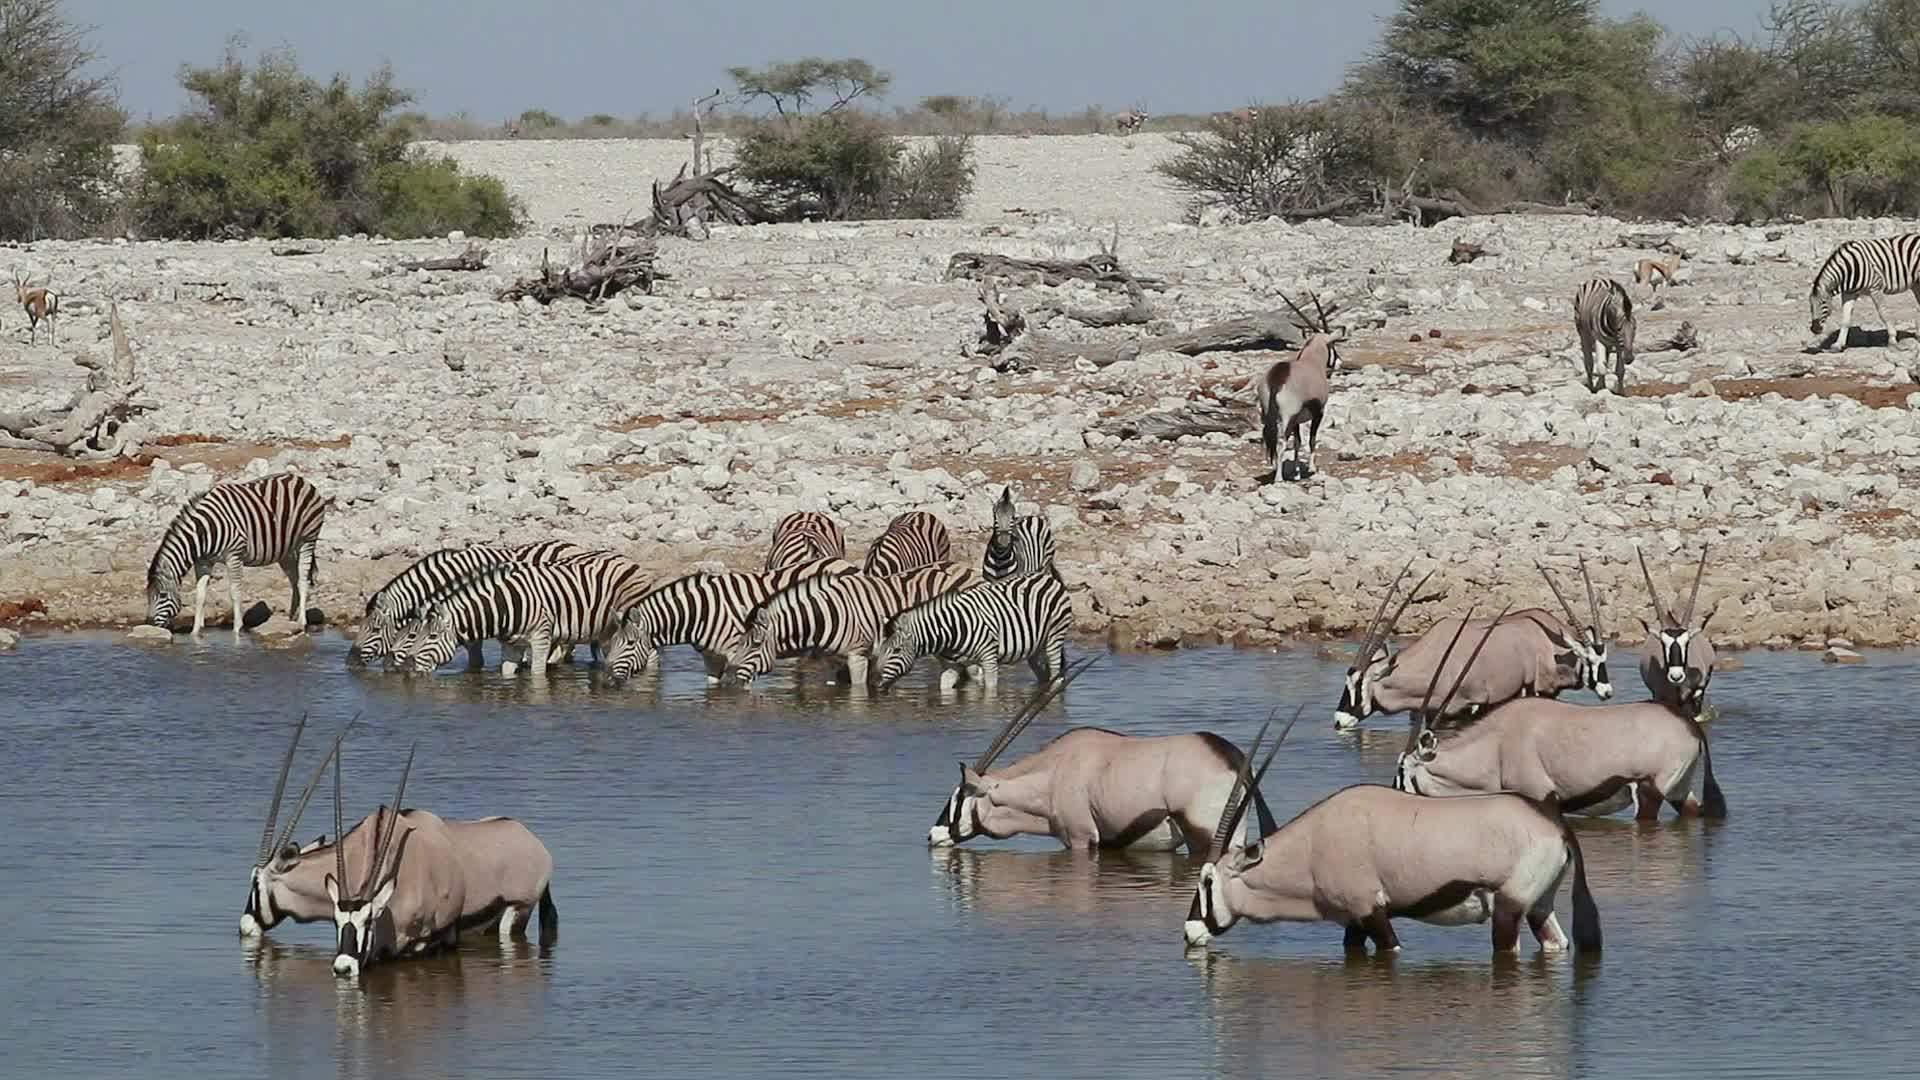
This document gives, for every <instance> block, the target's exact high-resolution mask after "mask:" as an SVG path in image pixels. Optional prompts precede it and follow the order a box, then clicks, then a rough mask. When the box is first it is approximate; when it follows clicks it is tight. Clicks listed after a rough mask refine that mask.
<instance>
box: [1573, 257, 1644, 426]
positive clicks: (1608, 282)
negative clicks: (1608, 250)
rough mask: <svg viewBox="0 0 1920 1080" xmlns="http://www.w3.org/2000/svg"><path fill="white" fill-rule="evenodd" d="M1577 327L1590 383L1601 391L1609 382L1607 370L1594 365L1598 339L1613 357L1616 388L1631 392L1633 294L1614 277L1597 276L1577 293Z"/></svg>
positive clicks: (1589, 386) (1621, 393) (1592, 388)
mask: <svg viewBox="0 0 1920 1080" xmlns="http://www.w3.org/2000/svg"><path fill="white" fill-rule="evenodd" d="M1573 328H1574V330H1575V331H1576V332H1578V333H1579V335H1580V355H1581V358H1582V360H1583V361H1584V362H1585V363H1586V369H1587V373H1586V379H1585V382H1586V386H1587V389H1588V390H1589V391H1591V392H1593V393H1596V394H1597V393H1599V392H1600V391H1601V390H1602V389H1603V388H1604V387H1605V386H1606V385H1607V375H1606V372H1605V371H1604V370H1602V371H1598V372H1596V371H1595V370H1594V365H1593V349H1594V343H1595V342H1598V343H1599V344H1600V345H1602V346H1604V347H1605V349H1606V353H1607V355H1608V356H1611V357H1613V392H1614V393H1615V394H1617V395H1619V396H1621V397H1625V396H1626V394H1627V365H1628V364H1631V363H1633V335H1634V329H1635V320H1634V316H1633V297H1631V296H1629V295H1627V287H1626V286H1624V285H1622V284H1620V283H1619V282H1617V281H1615V280H1613V279H1612V278H1603V277H1601V278H1594V279H1593V280H1592V281H1589V282H1587V283H1586V284H1585V285H1582V286H1580V289H1579V291H1577V292H1575V293H1574V294H1573Z"/></svg>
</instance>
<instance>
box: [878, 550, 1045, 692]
mask: <svg viewBox="0 0 1920 1080" xmlns="http://www.w3.org/2000/svg"><path fill="white" fill-rule="evenodd" d="M1072 625H1073V601H1072V599H1071V598H1069V597H1068V596H1067V587H1066V586H1065V585H1063V584H1061V583H1060V580H1059V579H1058V578H1055V577H1051V576H1049V575H1046V574H1028V575H1026V576H1024V577H1015V578H1002V579H1001V580H999V581H983V582H981V583H980V584H978V585H975V586H972V587H971V588H966V589H961V590H959V591H958V592H952V593H948V594H946V595H945V596H937V597H935V598H933V599H932V600H929V601H927V602H926V603H924V604H921V605H919V606H918V607H913V608H909V609H907V610H906V611H904V612H902V613H901V614H900V616H899V617H898V618H896V619H894V620H893V625H892V626H891V627H890V628H889V629H888V631H887V635H886V637H884V638H882V639H881V641H880V643H879V644H878V645H877V646H875V647H874V651H873V666H874V669H875V671H876V673H877V680H878V682H879V684H880V687H881V688H882V689H885V688H886V687H889V686H892V685H893V684H894V683H895V682H896V681H898V680H899V678H900V676H902V675H905V674H906V673H907V672H908V671H910V670H912V668H913V665H914V664H915V663H916V662H917V661H918V660H919V659H920V658H921V657H922V656H929V655H931V656H936V657H938V658H939V659H940V660H941V661H943V662H945V663H946V664H948V665H959V664H978V665H979V666H980V681H981V682H982V683H984V684H985V685H986V688H987V689H988V691H993V690H995V689H997V688H998V687H999V684H1000V664H1001V663H1002V662H1003V661H1013V660H1020V659H1025V660H1026V661H1027V664H1028V665H1029V666H1030V667H1032V668H1033V674H1034V676H1035V677H1036V678H1038V679H1039V680H1040V682H1041V684H1042V685H1046V684H1048V683H1051V682H1053V681H1054V680H1055V679H1058V678H1060V675H1061V673H1062V672H1063V671H1065V670H1066V663H1067V631H1068V629H1070V628H1071V627H1072ZM943 682H944V679H943Z"/></svg>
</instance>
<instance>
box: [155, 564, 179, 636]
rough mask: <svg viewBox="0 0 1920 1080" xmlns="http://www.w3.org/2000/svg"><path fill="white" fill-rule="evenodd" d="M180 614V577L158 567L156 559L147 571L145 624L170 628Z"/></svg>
mask: <svg viewBox="0 0 1920 1080" xmlns="http://www.w3.org/2000/svg"><path fill="white" fill-rule="evenodd" d="M179 612H180V575H179V574H178V573H175V572H172V571H170V570H169V569H168V568H167V567H164V566H162V565H160V561H159V559H158V557H156V558H155V560H154V565H153V568H152V569H151V570H149V571H147V622H148V624H149V625H152V626H162V627H171V626H173V617H174V616H175V615H177V614H179Z"/></svg>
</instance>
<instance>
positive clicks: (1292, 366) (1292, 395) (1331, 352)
mask: <svg viewBox="0 0 1920 1080" xmlns="http://www.w3.org/2000/svg"><path fill="white" fill-rule="evenodd" d="M1280 299H1282V300H1286V301H1287V306H1288V307H1290V308H1293V311H1294V314H1296V315H1298V316H1299V318H1300V322H1299V326H1300V330H1301V332H1302V333H1303V334H1305V335H1306V340H1305V341H1303V342H1301V344H1300V351H1299V352H1297V353H1295V354H1294V355H1293V357H1292V359H1288V360H1281V361H1278V362H1276V363H1275V364H1274V365H1273V366H1272V367H1269V368H1268V369H1267V373H1266V374H1265V375H1264V376H1262V377H1261V379H1260V382H1259V385H1257V386H1256V387H1255V388H1254V396H1255V397H1256V398H1257V399H1258V400H1259V403H1260V445H1261V447H1262V448H1263V449H1264V450H1265V451H1266V454H1267V467H1268V469H1269V470H1270V472H1269V474H1268V475H1267V477H1266V478H1265V480H1263V481H1262V482H1263V483H1270V482H1272V481H1273V480H1275V479H1282V480H1304V479H1306V478H1307V477H1309V476H1312V475H1313V461H1314V452H1315V451H1316V450H1317V449H1318V447H1319V442H1320V420H1321V417H1322V416H1323V415H1324V414H1325V413H1326V410H1327V398H1328V397H1329V396H1331V395H1332V393H1333V381H1332V379H1333V373H1334V372H1335V371H1338V370H1339V369H1340V343H1341V342H1343V341H1345V340H1346V339H1347V328H1346V327H1344V326H1343V327H1340V328H1339V329H1338V330H1336V329H1334V327H1333V326H1332V325H1331V324H1330V323H1329V322H1328V318H1329V312H1328V311H1327V309H1326V308H1324V307H1322V306H1321V305H1320V297H1319V296H1317V295H1316V296H1314V297H1313V306H1314V310H1315V311H1317V312H1318V313H1319V319H1318V320H1317V321H1316V320H1315V319H1313V318H1310V317H1309V316H1308V315H1307V313H1306V312H1304V311H1302V310H1300V308H1299V307H1298V306H1297V305H1295V304H1294V302H1293V301H1292V300H1288V299H1287V296H1286V294H1285V293H1282V294H1280ZM1336 310H1338V309H1337V308H1336ZM1302 421H1304V422H1305V423H1306V425H1307V440H1306V441H1307V460H1306V462H1305V463H1304V464H1303V463H1302V462H1301V460H1300V425H1301V423H1302ZM1286 440H1291V441H1292V443H1293V461H1292V462H1291V465H1292V468H1291V469H1284V470H1283V468H1282V462H1281V461H1280V444H1281V443H1282V442H1283V441H1286Z"/></svg>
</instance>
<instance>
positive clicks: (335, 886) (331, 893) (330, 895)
mask: <svg viewBox="0 0 1920 1080" xmlns="http://www.w3.org/2000/svg"><path fill="white" fill-rule="evenodd" d="M325 884H326V887H327V899H328V900H331V901H333V906H334V907H339V906H340V883H339V882H337V881H335V880H333V875H332V874H328V875H327V880H326V882H325Z"/></svg>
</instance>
